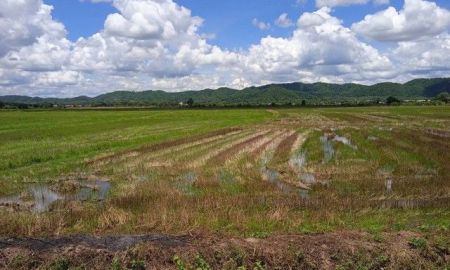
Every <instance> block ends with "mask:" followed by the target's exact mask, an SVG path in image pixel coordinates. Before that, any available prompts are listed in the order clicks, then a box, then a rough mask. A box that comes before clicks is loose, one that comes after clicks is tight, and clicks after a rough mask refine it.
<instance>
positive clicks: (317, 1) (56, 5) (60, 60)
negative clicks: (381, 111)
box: [0, 0, 450, 97]
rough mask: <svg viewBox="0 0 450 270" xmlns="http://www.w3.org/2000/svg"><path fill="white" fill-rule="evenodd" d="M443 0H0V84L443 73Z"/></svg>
mask: <svg viewBox="0 0 450 270" xmlns="http://www.w3.org/2000/svg"><path fill="white" fill-rule="evenodd" d="M449 30H450V1H448V0H435V1H432V0H246V1H242V0H228V1H217V0H2V1H1V2H0V95H29V96H42V97H73V96H80V95H87V96H96V95H99V94H101V93H105V92H111V91H115V90H132V91H142V90H148V89H161V90H166V91H183V90H191V89H193V90H200V89H204V88H218V87H222V86H227V87H232V88H236V89H242V88H245V87H247V86H251V85H263V84H267V83H279V82H293V81H300V82H305V83H312V82H318V81H321V82H333V83H347V82H355V83H363V84H374V83H378V82H383V81H393V82H405V81H408V80H411V79H414V78H424V77H450V35H449Z"/></svg>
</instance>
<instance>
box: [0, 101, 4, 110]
mask: <svg viewBox="0 0 450 270" xmlns="http://www.w3.org/2000/svg"><path fill="white" fill-rule="evenodd" d="M4 107H5V103H3V102H1V101H0V109H3V108H4Z"/></svg>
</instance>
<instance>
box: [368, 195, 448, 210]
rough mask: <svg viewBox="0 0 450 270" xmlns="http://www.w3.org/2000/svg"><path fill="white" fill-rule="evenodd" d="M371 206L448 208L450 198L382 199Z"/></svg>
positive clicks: (373, 202)
mask: <svg viewBox="0 0 450 270" xmlns="http://www.w3.org/2000/svg"><path fill="white" fill-rule="evenodd" d="M372 204H373V206H378V207H380V208H405V209H410V208H423V207H449V206H450V197H443V198H432V199H384V200H374V201H372Z"/></svg>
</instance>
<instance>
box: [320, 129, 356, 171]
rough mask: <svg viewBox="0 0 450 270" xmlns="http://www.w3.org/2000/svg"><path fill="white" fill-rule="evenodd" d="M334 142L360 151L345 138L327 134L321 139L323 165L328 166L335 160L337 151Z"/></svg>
mask: <svg viewBox="0 0 450 270" xmlns="http://www.w3.org/2000/svg"><path fill="white" fill-rule="evenodd" d="M332 142H339V143H342V144H344V145H346V146H348V147H350V148H352V149H353V150H358V147H357V146H356V145H354V144H352V142H351V140H350V139H348V138H346V137H344V136H339V135H336V134H335V133H332V134H329V133H328V134H327V133H326V134H324V135H323V136H321V137H320V143H321V144H322V149H323V160H322V163H323V164H326V163H328V162H330V161H331V160H332V159H333V156H334V154H335V150H334V147H333V143H332Z"/></svg>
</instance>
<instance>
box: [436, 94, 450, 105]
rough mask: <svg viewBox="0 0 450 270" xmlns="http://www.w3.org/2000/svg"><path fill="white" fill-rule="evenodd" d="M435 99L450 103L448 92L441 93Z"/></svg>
mask: <svg viewBox="0 0 450 270" xmlns="http://www.w3.org/2000/svg"><path fill="white" fill-rule="evenodd" d="M435 99H436V100H439V101H442V102H445V103H449V102H450V94H449V93H448V92H442V93H439V94H438V95H437V96H436V98H435Z"/></svg>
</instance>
